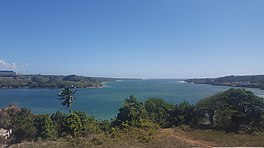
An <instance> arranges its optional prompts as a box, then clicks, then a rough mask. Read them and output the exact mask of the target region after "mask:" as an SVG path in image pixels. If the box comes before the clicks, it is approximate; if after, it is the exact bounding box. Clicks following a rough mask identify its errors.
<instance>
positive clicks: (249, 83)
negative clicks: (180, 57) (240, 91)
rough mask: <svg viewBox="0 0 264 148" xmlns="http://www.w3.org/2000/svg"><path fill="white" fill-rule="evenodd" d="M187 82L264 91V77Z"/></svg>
mask: <svg viewBox="0 0 264 148" xmlns="http://www.w3.org/2000/svg"><path fill="white" fill-rule="evenodd" d="M185 82H188V83H196V84H212V85H224V86H233V87H249V88H260V89H264V75H248V76H234V75H232V76H226V77H220V78H205V79H187V80H185Z"/></svg>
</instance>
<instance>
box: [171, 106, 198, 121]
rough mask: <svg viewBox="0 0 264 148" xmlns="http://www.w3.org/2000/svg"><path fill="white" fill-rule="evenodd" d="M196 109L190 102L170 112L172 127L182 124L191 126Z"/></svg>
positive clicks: (175, 107)
mask: <svg viewBox="0 0 264 148" xmlns="http://www.w3.org/2000/svg"><path fill="white" fill-rule="evenodd" d="M194 113H195V107H194V105H192V104H189V103H188V102H183V103H180V104H176V105H175V106H174V108H173V109H172V110H171V111H170V112H169V114H170V117H169V118H170V119H169V122H170V126H179V125H182V124H185V125H191V124H192V122H193V120H194V116H195V114H194Z"/></svg>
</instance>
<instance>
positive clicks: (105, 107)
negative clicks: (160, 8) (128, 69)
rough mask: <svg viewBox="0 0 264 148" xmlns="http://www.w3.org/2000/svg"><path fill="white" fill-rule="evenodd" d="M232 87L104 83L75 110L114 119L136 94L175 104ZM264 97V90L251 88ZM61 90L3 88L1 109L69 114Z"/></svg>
mask: <svg viewBox="0 0 264 148" xmlns="http://www.w3.org/2000/svg"><path fill="white" fill-rule="evenodd" d="M229 88H231V87H228V86H213V85H207V84H190V83H184V82H183V80H178V79H170V80H168V79H166V80H164V79H163V80H157V79H155V80H123V81H115V82H107V83H104V87H102V88H81V89H78V91H77V93H76V95H75V96H76V99H75V100H74V102H73V110H80V111H84V112H86V113H87V114H89V115H92V116H95V117H96V118H97V119H101V120H103V119H111V118H114V117H115V115H116V114H117V113H118V109H119V108H120V107H121V106H122V104H123V101H124V99H125V98H127V97H129V95H134V96H135V97H136V98H138V100H140V101H144V100H146V99H148V98H162V99H164V100H166V101H168V102H171V103H173V104H176V103H180V102H183V101H188V102H190V103H196V102H197V101H199V100H200V99H202V98H205V97H208V96H210V95H213V94H215V93H217V92H221V91H225V90H227V89H229ZM247 89H248V90H251V91H253V92H254V93H255V94H256V95H259V96H262V97H264V90H260V89H252V88H247ZM59 91H60V89H0V107H1V108H3V107H6V106H8V105H9V104H17V105H18V106H20V107H26V108H29V109H31V110H32V112H33V113H45V114H51V113H54V112H56V111H62V112H68V109H67V108H65V107H63V106H62V105H61V100H58V96H57V95H58V93H59Z"/></svg>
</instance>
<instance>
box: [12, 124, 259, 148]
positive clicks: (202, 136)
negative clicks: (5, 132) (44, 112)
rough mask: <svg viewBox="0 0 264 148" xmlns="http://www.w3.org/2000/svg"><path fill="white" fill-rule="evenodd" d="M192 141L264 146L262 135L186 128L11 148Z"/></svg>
mask: <svg viewBox="0 0 264 148" xmlns="http://www.w3.org/2000/svg"><path fill="white" fill-rule="evenodd" d="M175 135H176V136H181V137H182V138H186V139H190V140H195V141H197V142H199V143H206V144H208V145H211V146H243V147H245V146H251V147H254V146H255V147H261V146H264V133H262V134H259V135H255V136H254V135H247V134H235V133H226V132H223V131H214V130H198V129H190V128H186V127H177V128H173V129H172V128H170V129H156V130H144V129H138V128H126V129H123V130H117V131H114V132H112V133H111V134H106V133H103V134H95V135H89V137H77V138H73V137H71V136H68V137H65V138H59V139H57V140H53V141H52V140H49V141H42V140H39V141H35V142H23V143H20V144H16V145H12V147H14V148H21V147H25V148H34V147H38V148H53V147H56V148H72V147H96V148H112V147H114V148H123V147H126V148H134V147H137V148H174V147H177V148H181V147H196V146H198V145H194V144H190V143H188V142H186V141H184V142H183V141H182V140H179V139H178V138H175Z"/></svg>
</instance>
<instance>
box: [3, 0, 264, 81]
mask: <svg viewBox="0 0 264 148" xmlns="http://www.w3.org/2000/svg"><path fill="white" fill-rule="evenodd" d="M263 63H264V0H0V69H14V70H16V71H17V72H18V73H26V74H65V75H66V74H78V75H86V76H107V77H137V78H190V77H218V76H224V75H230V74H234V75H246V74H264V65H263Z"/></svg>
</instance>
